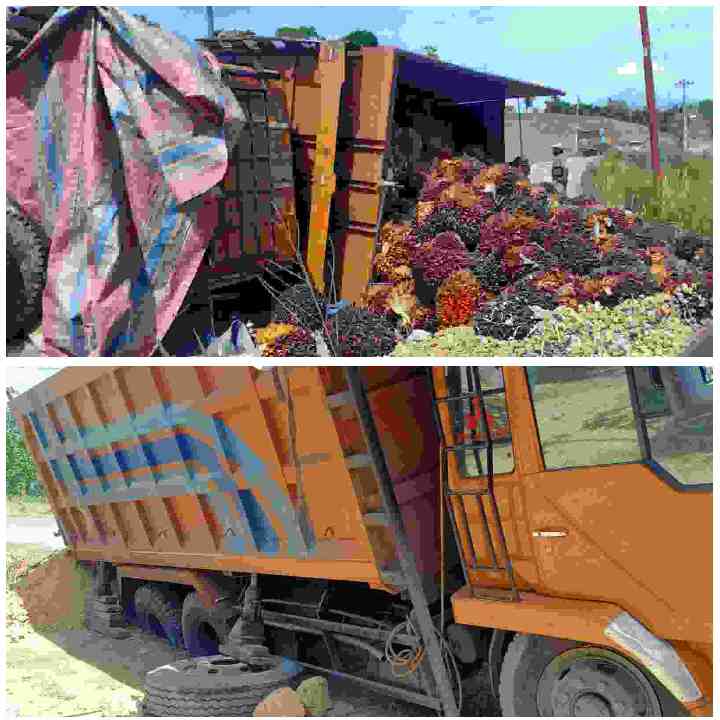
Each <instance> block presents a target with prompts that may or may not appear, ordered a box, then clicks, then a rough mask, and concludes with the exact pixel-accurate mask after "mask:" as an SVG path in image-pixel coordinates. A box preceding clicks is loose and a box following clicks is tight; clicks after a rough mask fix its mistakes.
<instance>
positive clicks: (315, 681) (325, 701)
mask: <svg viewBox="0 0 720 720" xmlns="http://www.w3.org/2000/svg"><path fill="white" fill-rule="evenodd" d="M296 692H297V694H298V697H299V698H300V700H301V702H302V704H303V705H304V706H305V708H306V709H307V710H308V712H309V713H310V715H314V716H318V715H325V714H326V713H327V711H328V710H329V709H330V705H331V703H330V692H329V690H328V681H327V679H326V678H324V677H321V676H319V675H316V676H315V677H311V678H308V679H307V680H303V681H302V682H301V683H300V685H298V688H297V691H296Z"/></svg>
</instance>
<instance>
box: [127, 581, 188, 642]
mask: <svg viewBox="0 0 720 720" xmlns="http://www.w3.org/2000/svg"><path fill="white" fill-rule="evenodd" d="M135 617H136V619H137V623H138V625H139V626H140V627H141V628H142V629H143V630H145V631H147V632H151V633H153V634H155V635H158V636H161V637H162V636H164V637H165V638H166V639H167V641H168V642H169V643H170V645H171V646H172V647H174V648H182V647H183V638H182V610H181V602H180V597H179V596H178V594H177V593H176V592H175V591H174V590H169V589H167V588H165V587H163V586H161V585H156V584H154V583H145V584H144V585H141V586H140V587H139V588H138V589H137V590H136V591H135Z"/></svg>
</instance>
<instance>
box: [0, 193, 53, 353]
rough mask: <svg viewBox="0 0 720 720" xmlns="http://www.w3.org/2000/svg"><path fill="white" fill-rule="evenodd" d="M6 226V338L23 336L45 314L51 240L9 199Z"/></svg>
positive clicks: (20, 337)
mask: <svg viewBox="0 0 720 720" xmlns="http://www.w3.org/2000/svg"><path fill="white" fill-rule="evenodd" d="M5 220H6V223H7V225H6V228H7V233H6V237H7V253H6V254H7V258H6V264H7V299H8V303H7V308H6V322H7V338H8V340H15V339H22V338H23V337H26V336H27V335H29V334H30V332H32V330H33V329H34V328H35V326H36V325H37V324H38V323H39V322H40V318H41V317H42V295H43V288H44V287H45V274H46V269H47V252H48V242H47V240H46V239H45V238H44V237H43V235H42V232H41V231H40V229H39V228H36V227H35V226H34V224H33V223H31V221H30V220H28V219H27V218H26V217H25V216H24V215H23V214H22V213H21V212H20V211H19V210H18V209H17V208H15V207H13V205H12V204H10V203H8V205H7V209H6V211H5Z"/></svg>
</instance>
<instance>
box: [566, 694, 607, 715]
mask: <svg viewBox="0 0 720 720" xmlns="http://www.w3.org/2000/svg"><path fill="white" fill-rule="evenodd" d="M570 715H571V717H612V707H611V706H610V704H609V703H608V701H607V700H606V699H605V698H604V697H603V696H602V695H598V694H596V693H592V692H589V693H581V694H580V695H578V696H577V697H576V698H575V702H574V703H573V707H572V710H571V712H570Z"/></svg>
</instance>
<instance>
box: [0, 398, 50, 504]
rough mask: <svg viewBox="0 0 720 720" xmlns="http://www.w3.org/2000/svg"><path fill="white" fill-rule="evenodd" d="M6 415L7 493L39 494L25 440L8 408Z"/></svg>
mask: <svg viewBox="0 0 720 720" xmlns="http://www.w3.org/2000/svg"><path fill="white" fill-rule="evenodd" d="M5 417H6V423H7V424H6V428H7V429H6V433H5V436H6V442H5V483H6V492H7V494H8V495H40V494H41V493H42V488H41V486H40V485H39V484H38V482H37V477H36V475H35V463H34V462H33V459H32V457H31V456H30V453H29V452H28V450H27V448H26V447H25V440H24V439H23V436H22V433H21V432H20V430H19V429H18V426H17V423H16V422H15V416H14V415H13V414H12V413H11V412H10V411H9V410H8V411H7V412H6V413H5Z"/></svg>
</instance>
